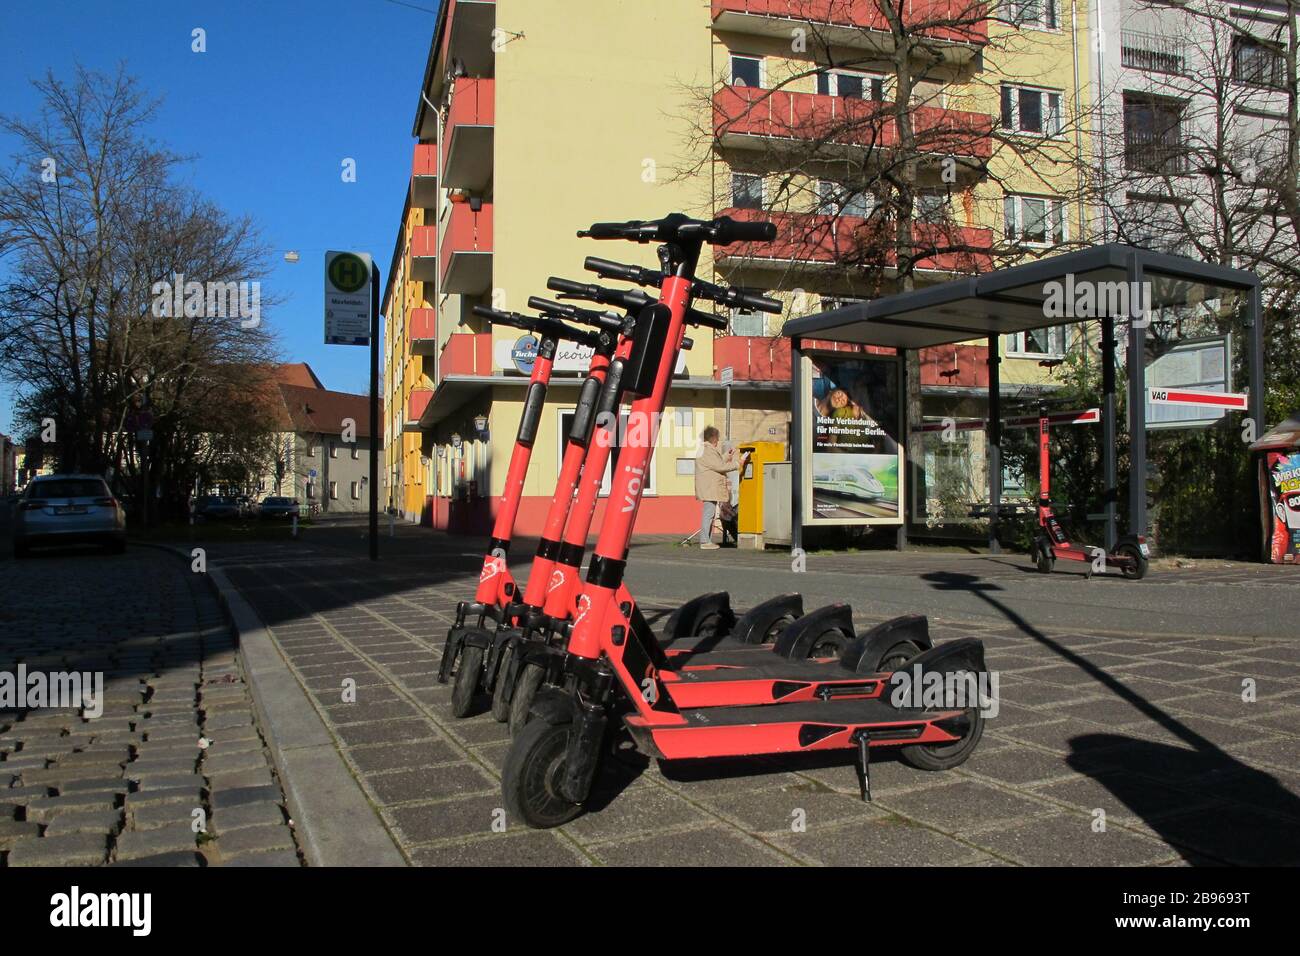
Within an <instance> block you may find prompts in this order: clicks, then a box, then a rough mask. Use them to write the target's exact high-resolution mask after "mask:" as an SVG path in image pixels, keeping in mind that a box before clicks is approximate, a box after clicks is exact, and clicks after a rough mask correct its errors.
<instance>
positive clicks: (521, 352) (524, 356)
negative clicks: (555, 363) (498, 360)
mask: <svg viewBox="0 0 1300 956" xmlns="http://www.w3.org/2000/svg"><path fill="white" fill-rule="evenodd" d="M510 361H511V362H512V363H514V366H515V368H517V369H519V371H521V372H523V373H524V374H525V375H531V374H532V371H533V363H534V362H536V361H537V339H535V338H533V337H532V336H531V335H522V336H520V337H519V338H518V339H517V340H516V341H515V344H514V345H512V346H510Z"/></svg>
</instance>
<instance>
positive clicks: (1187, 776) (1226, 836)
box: [922, 572, 1300, 866]
mask: <svg viewBox="0 0 1300 956" xmlns="http://www.w3.org/2000/svg"><path fill="white" fill-rule="evenodd" d="M922 578H923V579H924V580H926V581H929V582H930V583H931V585H932V586H934V587H935V588H940V589H959V590H965V591H970V592H973V593H975V594H976V595H977V596H978V597H979V598H980V599H981V600H983V601H985V602H986V603H987V604H988V605H989V606H990V607H992V608H994V609H995V610H997V611H998V612H999V613H1000V614H1002V616H1003V617H1005V618H1006V619H1007V621H1009V622H1010V623H1011V624H1013V625H1014V626H1015V627H1016V628H1017V629H1018V630H1019V631H1020V632H1021V633H1022V634H1025V635H1027V636H1028V637H1030V638H1032V639H1033V640H1034V641H1035V642H1037V643H1038V644H1041V645H1042V646H1044V647H1046V648H1048V649H1049V650H1051V651H1052V652H1053V653H1055V654H1056V655H1057V656H1058V657H1060V658H1061V659H1062V660H1065V661H1067V662H1069V663H1070V664H1073V665H1074V666H1075V667H1077V668H1079V669H1080V670H1082V671H1084V672H1085V673H1087V674H1088V675H1089V676H1090V677H1092V678H1093V680H1095V681H1097V682H1098V683H1099V684H1101V685H1102V686H1104V687H1105V688H1106V689H1107V690H1109V691H1110V692H1111V693H1113V694H1115V696H1117V697H1119V698H1120V699H1122V700H1124V701H1125V702H1126V703H1128V704H1130V705H1132V706H1133V707H1134V708H1135V709H1137V710H1138V711H1140V712H1141V713H1142V714H1144V715H1145V716H1147V717H1149V718H1150V719H1151V720H1152V721H1154V722H1155V723H1156V724H1157V725H1159V726H1160V727H1161V728H1163V729H1165V730H1167V731H1168V732H1169V733H1170V734H1172V735H1173V736H1175V737H1177V738H1178V739H1179V740H1181V741H1183V742H1184V743H1186V744H1187V745H1188V746H1189V747H1190V748H1191V749H1190V750H1189V749H1187V748H1184V747H1176V746H1171V745H1169V744H1163V743H1157V742H1153V741H1149V740H1141V739H1138V738H1134V737H1126V736H1122V735H1119V734H1110V733H1102V732H1099V733H1096V734H1084V735H1081V736H1078V737H1075V738H1072V739H1071V740H1070V747H1071V753H1070V755H1069V756H1068V757H1067V758H1066V763H1067V764H1068V765H1069V766H1070V767H1071V768H1072V769H1074V770H1075V771H1077V772H1078V773H1080V774H1083V775H1085V776H1088V777H1090V778H1092V779H1093V780H1095V781H1096V782H1097V783H1099V784H1101V785H1102V786H1104V787H1105V788H1106V789H1107V790H1109V791H1110V793H1111V794H1112V795H1113V796H1114V797H1115V798H1116V799H1117V800H1118V801H1120V802H1121V803H1122V804H1123V805H1124V806H1125V807H1127V808H1128V810H1129V811H1130V812H1131V813H1132V814H1133V815H1134V816H1136V817H1137V818H1139V819H1140V820H1142V822H1143V823H1145V824H1146V825H1147V826H1148V827H1150V829H1151V830H1152V832H1154V833H1155V834H1156V835H1157V836H1159V837H1160V838H1161V839H1162V840H1164V841H1165V842H1166V843H1167V844H1169V845H1170V846H1172V847H1173V848H1174V849H1176V850H1177V851H1178V852H1179V853H1180V854H1181V855H1182V857H1183V859H1184V860H1186V861H1187V862H1188V863H1190V864H1192V865H1206V864H1209V865H1213V864H1214V863H1219V862H1231V863H1239V864H1246V865H1252V866H1260V865H1277V864H1281V863H1295V862H1297V859H1298V858H1300V842H1297V840H1296V834H1297V831H1296V830H1295V828H1294V827H1292V828H1290V832H1289V833H1288V832H1287V831H1286V829H1285V828H1284V827H1282V826H1278V827H1277V828H1276V831H1275V832H1274V833H1273V834H1272V835H1271V838H1269V836H1268V835H1264V838H1262V839H1260V838H1252V837H1251V835H1250V834H1249V833H1247V832H1243V830H1245V829H1247V827H1248V825H1249V824H1252V823H1253V824H1254V826H1255V827H1256V828H1259V827H1262V828H1263V829H1264V830H1266V831H1267V830H1268V823H1267V820H1263V822H1262V824H1261V821H1260V820H1259V819H1255V818H1254V816H1253V811H1251V810H1248V809H1245V808H1240V807H1235V806H1231V805H1229V804H1238V803H1244V804H1249V805H1251V806H1253V807H1263V808H1265V809H1268V810H1270V811H1271V812H1273V813H1277V814H1280V815H1282V816H1286V817H1290V818H1291V819H1293V820H1300V798H1297V797H1296V795H1295V794H1293V793H1291V792H1290V791H1289V790H1287V789H1286V788H1285V787H1283V786H1282V784H1281V783H1279V782H1278V780H1277V779H1276V778H1275V777H1273V776H1271V775H1269V774H1268V773H1266V772H1265V771H1262V770H1258V769H1256V768H1254V767H1251V766H1249V765H1248V764H1244V763H1242V762H1241V761H1240V760H1238V759H1237V758H1236V757H1233V756H1232V755H1231V754H1229V753H1227V752H1226V751H1224V750H1223V749H1222V748H1220V747H1219V746H1217V745H1216V744H1214V743H1213V742H1211V741H1209V740H1207V739H1206V738H1205V737H1203V736H1202V735H1201V734H1198V733H1197V732H1196V731H1195V730H1193V729H1192V728H1190V727H1188V726H1187V725H1186V724H1184V723H1183V722H1182V721H1180V720H1179V719H1178V718H1177V717H1175V716H1174V715H1172V714H1170V713H1168V712H1167V711H1165V710H1163V709H1161V708H1160V707H1159V706H1157V705H1156V704H1154V703H1152V702H1151V701H1149V700H1147V699H1146V698H1145V697H1143V696H1142V695H1141V694H1138V693H1137V692H1136V691H1134V690H1132V689H1130V688H1129V687H1127V686H1126V685H1125V684H1124V683H1123V681H1121V680H1119V679H1118V678H1117V677H1115V676H1113V675H1112V674H1109V673H1108V672H1107V671H1105V670H1104V669H1102V668H1101V667H1099V666H1097V665H1096V664H1094V663H1092V662H1091V661H1089V660H1088V659H1087V658H1085V657H1083V656H1082V655H1080V654H1078V653H1076V652H1075V651H1072V650H1071V649H1070V648H1068V647H1066V646H1065V645H1064V644H1061V643H1060V642H1059V641H1054V640H1052V639H1051V638H1050V637H1048V636H1047V635H1046V634H1044V633H1042V632H1041V631H1039V630H1038V629H1037V628H1036V627H1034V626H1033V625H1032V624H1031V623H1030V622H1029V621H1027V620H1025V618H1024V617H1023V616H1021V615H1020V614H1018V613H1016V612H1015V611H1014V610H1012V609H1011V608H1009V607H1007V605H1006V604H1004V603H1003V602H1001V601H999V600H998V599H997V598H996V597H994V596H993V594H992V593H991V592H994V591H999V590H1001V588H1000V587H999V586H998V585H996V584H993V583H991V582H987V581H981V580H980V579H979V578H978V577H976V576H975V575H971V574H957V573H952V572H932V573H929V574H924V575H922ZM1161 784H1173V785H1174V786H1175V787H1180V788H1183V789H1184V790H1186V789H1188V788H1190V789H1191V790H1192V791H1193V792H1194V794H1195V796H1196V797H1198V798H1201V809H1200V810H1199V811H1194V810H1193V809H1192V806H1194V804H1191V805H1189V806H1188V807H1186V808H1185V812H1184V813H1182V814H1179V813H1177V810H1178V809H1180V808H1178V807H1173V808H1171V807H1170V806H1169V803H1168V802H1167V801H1165V800H1161V799H1153V796H1152V791H1153V789H1157V788H1159V787H1160V785H1161ZM1163 789H1165V790H1166V791H1167V790H1168V788H1167V787H1165V788H1163ZM1207 801H1208V802H1209V804H1211V805H1209V806H1207V805H1206V802H1207ZM1220 801H1222V802H1220ZM1215 804H1217V806H1215ZM1243 818H1244V819H1243Z"/></svg>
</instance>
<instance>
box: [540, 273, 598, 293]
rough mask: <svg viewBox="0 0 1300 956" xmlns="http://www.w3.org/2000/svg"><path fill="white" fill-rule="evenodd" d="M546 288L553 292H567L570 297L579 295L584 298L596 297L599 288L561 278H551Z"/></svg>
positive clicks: (547, 281)
mask: <svg viewBox="0 0 1300 956" xmlns="http://www.w3.org/2000/svg"><path fill="white" fill-rule="evenodd" d="M546 288H548V289H550V290H551V291H552V292H565V293H568V294H569V295H578V296H582V297H583V298H588V297H591V296H594V295H595V293H596V292H597V290H598V289H599V286H594V285H591V284H589V283H585V282H574V281H573V280H572V279H561V278H560V277H559V276H551V277H550V278H549V279H547V280H546Z"/></svg>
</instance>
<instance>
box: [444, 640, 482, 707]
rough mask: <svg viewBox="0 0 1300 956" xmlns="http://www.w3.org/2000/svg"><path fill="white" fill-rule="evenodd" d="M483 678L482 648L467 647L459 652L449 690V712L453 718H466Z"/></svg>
mask: <svg viewBox="0 0 1300 956" xmlns="http://www.w3.org/2000/svg"><path fill="white" fill-rule="evenodd" d="M482 678H483V648H481V647H467V648H465V649H464V650H463V651H461V652H460V661H459V662H458V663H457V667H456V683H455V684H454V685H453V686H452V688H451V712H452V715H453V716H455V717H468V716H469V712H470V708H471V707H472V706H473V704H474V695H475V694H477V693H478V687H479V682H480V681H481V680H482Z"/></svg>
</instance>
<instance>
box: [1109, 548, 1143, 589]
mask: <svg viewBox="0 0 1300 956" xmlns="http://www.w3.org/2000/svg"><path fill="white" fill-rule="evenodd" d="M1115 553H1116V554H1117V555H1119V556H1120V557H1122V558H1128V562H1126V563H1125V564H1123V565H1122V566H1121V570H1122V572H1123V574H1124V577H1126V578H1128V579H1129V580H1130V581H1141V580H1142V579H1143V578H1144V577H1146V574H1147V564H1148V562H1147V558H1146V555H1144V554H1143V553H1142V550H1141V549H1140V548H1139V547H1138V546H1137V545H1134V544H1121V545H1120V546H1119V547H1118V548H1116V549H1115Z"/></svg>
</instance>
